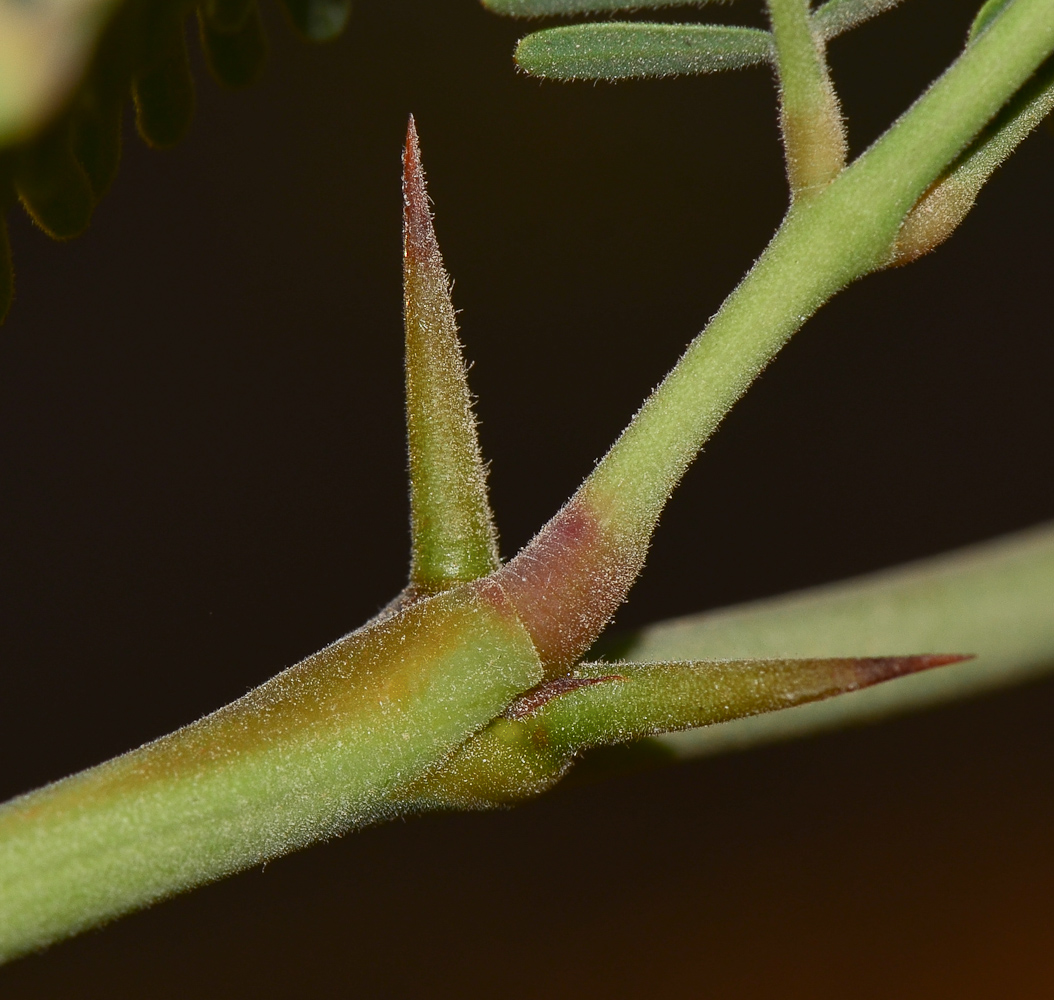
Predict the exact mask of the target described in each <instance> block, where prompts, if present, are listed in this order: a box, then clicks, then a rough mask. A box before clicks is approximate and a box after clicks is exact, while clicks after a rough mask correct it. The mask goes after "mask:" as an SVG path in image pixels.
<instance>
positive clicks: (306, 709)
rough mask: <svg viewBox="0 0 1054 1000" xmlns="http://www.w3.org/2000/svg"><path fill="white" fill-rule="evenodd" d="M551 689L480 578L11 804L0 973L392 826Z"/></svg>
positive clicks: (0, 893)
mask: <svg viewBox="0 0 1054 1000" xmlns="http://www.w3.org/2000/svg"><path fill="white" fill-rule="evenodd" d="M541 679H542V673H541V669H540V667H539V665H538V658H537V656H536V655H535V653H534V650H533V649H532V647H531V644H530V641H529V640H528V638H527V636H526V634H525V633H524V631H523V629H522V628H521V627H520V626H519V624H518V623H517V622H516V619H515V616H514V615H513V614H512V613H511V609H510V608H509V607H508V604H507V602H506V601H505V600H504V598H503V597H502V595H501V592H500V591H499V590H498V588H496V587H494V586H493V585H492V584H487V583H478V584H472V585H469V586H466V587H462V588H459V589H458V590H453V591H449V592H447V593H445V594H440V595H439V596H437V597H434V598H432V599H430V600H425V601H420V602H418V603H416V604H414V605H413V606H412V607H410V608H408V609H406V610H404V611H403V612H402V613H400V614H398V615H396V616H395V617H393V618H389V619H387V620H386V621H385V622H384V623H382V624H380V625H373V626H369V627H366V628H363V629H360V630H359V631H357V632H353V633H351V635H349V636H346V637H345V638H343V639H341V640H339V641H337V642H335V643H334V644H333V645H331V646H329V647H327V648H326V649H324V650H322V651H321V652H320V653H317V654H315V655H314V656H311V657H308V658H307V659H306V660H304V661H303V662H302V663H299V664H297V665H296V666H295V667H291V668H290V669H289V670H286V671H284V672H283V673H281V674H279V675H278V676H277V677H275V678H273V679H272V680H270V681H268V682H267V683H266V684H264V685H263V686H261V687H259V688H257V689H256V690H254V691H251V692H250V693H249V694H247V695H246V696H245V697H243V698H241V699H239V700H238V701H236V702H234V703H233V704H231V705H228V706H227V707H226V708H223V709H220V710H219V711H218V712H215V713H213V714H212V715H210V716H207V717H206V718H204V719H202V720H200V721H199V722H196V723H194V724H192V725H190V726H187V727H185V728H184V729H180V730H178V731H177V732H175V733H172V734H171V735H170V736H166V737H164V738H162V739H160V740H157V741H155V742H153V743H150V744H147V745H146V746H144V747H142V748H140V749H139V750H134V751H132V752H131V753H128V754H125V755H124V756H122V757H117V758H115V759H114V760H111V761H109V762H108V763H106V764H101V765H99V766H98V767H94V768H91V769H90V770H88V771H84V772H82V773H81V774H76V775H73V776H72V777H69V778H66V779H64V780H62V781H59V782H56V783H54V784H52V785H48V786H46V787H45V788H41V789H39V790H38V791H35V792H31V793H30V794H28V795H24V796H22V797H20V798H17V799H13V800H12V801H10V802H8V803H6V804H4V805H3V806H0V962H2V961H4V960H5V959H9V958H11V957H13V956H15V955H18V954H21V953H22V952H25V951H28V950H30V949H32V948H37V947H40V946H41V945H44V944H47V943H48V942H50V941H54V940H56V939H58V938H61V937H64V936H66V935H69V934H73V933H76V932H77V931H79V930H82V929H84V928H86V927H89V926H92V925H93V924H96V923H99V922H100V921H103V920H106V919H110V918H112V917H115V916H117V915H119V914H121V913H125V912H127V911H129V910H131V909H135V908H137V907H139V906H143V905H145V904H147V903H150V902H152V901H154V900H156V899H160V898H163V897H165V896H169V895H172V894H173V893H175V892H179V891H182V890H185V889H188V888H191V887H192V886H195V885H200V884H202V883H204V882H209V881H212V880H214V879H216V878H219V877H221V876H223V875H226V874H229V873H231V872H234V871H238V870H240V869H243V868H246V867H249V866H250V865H254V864H259V863H260V862H261V861H266V860H267V859H268V858H273V857H275V856H276V855H278V854H284V853H286V852H288V851H290V850H294V849H296V848H298V847H302V846H304V845H306V844H308V843H311V842H312V841H315V840H319V839H321V838H325V837H331V836H334V835H336V834H338V833H341V832H342V831H344V830H346V829H348V828H349V827H352V826H361V825H363V824H365V823H367V822H370V821H373V820H376V819H378V818H380V817H383V816H385V815H388V814H390V813H391V811H392V809H393V802H395V801H398V791H399V789H400V787H401V786H402V785H403V784H405V783H406V782H407V781H412V780H413V779H414V778H416V777H417V776H418V775H421V774H423V773H424V772H425V771H426V770H427V769H428V768H430V767H432V766H433V765H435V763H436V762H437V761H439V760H442V759H443V758H444V757H445V756H446V755H447V754H448V753H450V752H451V751H452V750H454V749H455V748H456V747H457V746H459V745H460V744H462V743H463V742H464V741H465V739H466V738H467V737H469V736H470V735H471V734H472V733H473V732H475V731H476V730H478V729H479V728H480V727H482V726H484V725H485V724H486V723H488V722H490V721H491V720H492V719H493V718H494V717H495V716H497V715H498V714H500V713H501V711H502V710H503V709H504V708H505V706H506V705H508V704H509V702H510V701H511V700H512V699H514V698H515V697H516V696H517V695H519V694H520V693H521V692H523V691H524V690H526V689H528V688H530V687H532V686H534V685H535V684H537V683H538V681H540V680H541Z"/></svg>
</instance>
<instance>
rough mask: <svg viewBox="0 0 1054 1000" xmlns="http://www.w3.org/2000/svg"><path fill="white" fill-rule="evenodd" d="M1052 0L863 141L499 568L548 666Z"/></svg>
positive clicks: (1019, 50) (888, 237) (1012, 66)
mask: <svg viewBox="0 0 1054 1000" xmlns="http://www.w3.org/2000/svg"><path fill="white" fill-rule="evenodd" d="M1052 15H1054V0H1015V3H1014V4H1013V5H1012V6H1011V7H1010V8H1008V9H1007V11H1006V12H1005V13H1004V14H1003V15H1002V16H1001V17H1000V18H999V19H998V20H997V21H996V22H995V23H994V24H993V25H992V26H991V27H990V28H989V29H988V30H987V31H986V32H985V33H984V35H983V36H982V37H981V38H979V39H978V41H977V42H976V43H975V44H973V45H971V46H969V47H968V48H967V49H966V51H965V52H964V53H963V54H962V55H961V56H960V57H959V58H958V59H957V60H956V61H955V63H953V64H952V66H951V67H949V69H948V70H947V71H946V72H945V73H944V74H943V75H942V76H941V77H940V78H939V79H938V80H937V81H936V82H935V83H934V84H933V85H932V86H931V87H930V88H929V89H928V90H927V91H926V93H925V94H923V96H922V97H921V98H919V100H918V101H917V102H916V103H915V104H914V105H913V106H912V107H911V108H910V109H909V110H908V111H907V112H906V113H905V114H904V115H903V116H902V117H901V118H900V119H899V120H898V121H897V122H896V123H895V124H894V125H893V126H892V127H891V128H890V129H889V130H888V131H887V132H886V133H885V135H883V136H882V137H881V138H880V139H879V140H878V141H877V142H876V143H875V144H874V145H873V146H872V147H871V148H870V149H869V150H868V151H867V152H865V153H864V154H863V155H862V156H860V157H859V158H858V159H857V160H856V161H855V162H854V163H853V164H852V165H851V166H849V167H848V168H846V169H845V170H843V171H842V172H841V174H839V175H838V177H837V178H835V180H833V181H832V182H831V183H830V184H829V185H828V186H827V187H826V188H824V189H823V190H822V191H821V192H819V193H818V194H816V195H815V196H813V197H810V198H808V199H805V200H802V201H800V202H799V203H797V204H796V205H795V206H794V207H793V209H792V210H791V211H790V212H789V213H788V215H787V217H786V218H785V219H784V222H783V224H782V225H781V226H780V229H779V231H778V232H777V233H776V235H775V236H774V237H773V239H772V241H771V242H770V243H769V245H768V247H767V248H766V249H765V251H764V253H763V254H762V255H761V257H760V258H759V259H758V261H757V263H756V264H755V265H754V267H753V268H752V269H751V271H750V272H749V273H748V274H747V276H746V277H745V278H744V279H743V281H742V282H741V284H740V285H739V287H738V288H736V289H735V291H733V293H732V294H731V295H730V296H729V297H728V298H727V299H726V300H725V302H724V304H723V305H722V307H721V309H720V311H719V312H718V313H717V315H716V316H715V317H714V319H713V320H712V321H711V322H710V324H709V325H708V326H707V328H706V329H705V330H704V331H703V332H702V333H701V334H700V335H699V336H698V337H696V338H695V340H694V341H692V343H691V344H690V345H689V347H688V349H687V350H686V351H685V353H684V354H683V355H682V357H681V359H680V360H679V361H678V363H677V364H676V366H675V367H674V368H673V370H672V371H671V372H670V374H669V375H668V376H667V377H666V378H665V380H664V381H663V382H662V384H661V385H660V386H659V387H658V388H657V389H656V390H655V391H654V392H653V393H652V395H651V396H650V397H649V399H648V400H647V401H646V402H645V404H644V405H643V406H642V407H641V409H640V410H639V411H638V412H637V414H636V416H635V417H634V418H633V420H632V421H631V422H630V424H629V426H628V427H627V428H626V429H625V430H624V431H623V433H622V435H621V436H620V437H619V439H618V440H617V441H616V442H615V444H614V445H613V446H612V448H611V450H610V451H609V452H608V453H607V455H605V456H604V458H603V459H602V460H601V462H600V463H599V464H598V465H597V467H596V468H595V469H594V471H593V473H592V474H591V475H590V476H589V477H588V478H587V479H586V481H585V482H584V483H583V484H582V486H581V487H580V488H579V490H578V492H577V493H576V494H575V495H574V496H573V497H572V498H571V500H570V501H569V502H568V503H567V505H565V507H564V508H563V509H561V510H560V511H559V512H558V513H557V514H556V516H555V517H553V518H552V519H551V520H550V521H549V522H548V523H547V524H546V525H545V526H544V527H543V528H542V530H541V531H540V532H539V533H538V535H536V536H535V538H534V539H533V540H532V541H531V542H530V543H529V544H528V545H527V546H526V547H525V548H524V549H523V550H522V551H521V552H520V553H519V554H518V555H517V556H516V557H515V558H514V559H513V560H511V561H510V562H509V563H507V564H506V565H505V566H504V567H502V569H501V570H499V571H498V573H497V574H496V576H495V579H496V580H497V582H498V583H499V584H500V585H501V586H502V588H503V589H504V591H505V593H506V594H507V595H508V597H509V599H510V601H511V602H512V604H513V606H514V607H515V608H516V610H517V613H518V614H519V616H520V619H521V621H522V622H523V623H524V626H525V627H526V628H527V631H528V633H529V634H530V635H531V638H532V640H533V642H534V644H535V647H536V648H537V649H538V652H539V655H540V656H541V659H542V662H543V664H544V665H545V667H546V670H547V672H548V673H549V674H550V675H551V676H557V675H559V674H561V673H566V672H567V671H568V670H569V669H570V668H571V666H572V665H573V664H574V662H575V660H577V659H578V658H579V657H580V656H581V655H582V654H583V653H584V652H585V651H586V650H587V649H588V648H589V647H590V646H591V645H592V644H593V642H594V641H595V640H596V638H597V636H598V635H599V634H600V632H601V630H602V629H603V628H604V626H605V625H606V624H607V623H608V621H609V620H610V618H611V616H612V615H613V614H614V612H615V610H616V608H617V607H618V606H619V604H621V603H622V601H623V600H625V597H626V594H627V593H628V592H629V589H630V587H631V586H632V584H633V581H634V580H635V579H636V576H637V574H638V573H639V572H640V568H641V566H642V565H643V563H644V558H645V556H646V554H647V548H648V543H649V540H650V538H651V534H652V532H653V531H654V529H655V525H656V523H657V522H658V518H659V514H660V512H661V511H662V508H663V506H664V505H665V503H666V501H667V499H668V498H669V496H670V494H671V492H672V491H673V489H674V487H675V486H676V484H677V482H678V481H679V480H680V478H681V476H682V475H683V474H684V472H685V470H686V469H687V468H688V466H689V465H690V464H691V462H692V461H693V459H694V458H695V456H696V455H697V454H698V452H699V449H700V448H701V447H702V446H703V444H704V442H705V441H706V440H707V438H709V437H710V435H711V434H713V432H714V431H715V430H716V429H717V427H718V425H719V424H720V422H721V421H722V420H723V419H724V417H725V415H726V414H727V413H728V411H729V410H730V409H731V408H732V406H733V405H734V404H735V402H736V401H737V400H738V399H739V398H740V397H741V396H742V395H743V393H744V392H746V390H747V388H748V387H749V386H750V384H751V383H752V382H753V380H754V379H755V378H756V377H757V376H758V374H759V373H760V372H761V371H762V369H763V368H764V367H765V366H766V365H767V364H768V363H769V362H770V361H771V360H772V359H773V358H774V357H775V355H776V354H777V352H778V351H779V349H780V348H781V347H782V346H783V345H784V344H785V343H786V341H787V340H788V339H789V338H790V337H791V335H792V334H794V333H795V332H796V331H797V330H798V329H800V328H801V326H802V325H803V324H804V323H805V321H806V320H807V319H808V318H809V317H810V316H811V315H812V314H813V313H814V312H815V311H816V310H817V309H819V308H820V306H821V305H823V303H824V302H826V301H827V299H829V298H830V297H831V296H832V295H834V294H835V293H836V292H838V291H839V290H841V289H842V288H844V287H845V286H846V285H848V284H850V282H852V281H854V280H856V279H857V278H859V277H861V276H863V275H865V274H867V273H869V272H870V271H873V270H875V269H876V268H878V267H881V266H882V265H883V264H884V262H886V261H887V260H888V258H889V254H890V251H891V249H892V247H893V245H894V243H895V240H896V238H897V234H898V231H899V229H900V226H901V223H902V222H903V220H904V218H905V216H906V215H907V214H908V212H909V211H910V210H911V208H912V207H913V206H914V205H915V203H916V202H917V201H918V199H919V197H920V196H921V195H922V193H923V192H924V191H925V190H926V189H927V188H928V187H929V186H930V185H931V184H932V183H933V182H934V181H935V180H936V179H937V177H939V176H940V174H941V173H942V172H943V171H944V170H945V169H946V168H947V166H948V164H949V163H951V162H952V161H953V160H955V158H956V157H957V156H958V155H959V153H960V152H961V151H962V150H963V149H964V148H965V147H966V146H967V145H968V144H969V143H970V141H971V140H972V139H973V138H974V137H975V136H976V135H977V134H978V132H980V130H981V129H982V128H983V127H984V126H985V124H986V123H987V122H988V121H989V120H990V119H991V118H992V117H993V116H994V115H995V114H996V113H997V112H998V111H999V109H1000V108H1001V107H1002V106H1003V105H1004V104H1006V102H1007V101H1008V100H1009V99H1010V98H1011V97H1012V96H1013V95H1014V93H1015V92H1016V91H1017V90H1018V89H1019V88H1020V87H1021V86H1022V85H1023V84H1024V83H1025V82H1026V81H1027V80H1028V78H1029V77H1030V76H1031V74H1032V73H1033V72H1034V71H1035V69H1036V68H1037V67H1038V66H1039V65H1040V64H1041V63H1042V62H1043V60H1044V59H1045V58H1046V57H1047V56H1048V55H1049V54H1050V52H1051V50H1052V49H1054V16H1052Z"/></svg>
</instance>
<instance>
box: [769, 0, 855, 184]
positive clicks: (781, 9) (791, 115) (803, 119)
mask: <svg viewBox="0 0 1054 1000" xmlns="http://www.w3.org/2000/svg"><path fill="white" fill-rule="evenodd" d="M768 5H769V17H770V19H771V21H772V36H773V39H774V42H775V48H776V70H777V74H778V76H779V82H780V130H781V132H782V133H783V147H784V151H785V153H786V157H787V179H788V181H789V182H790V189H791V196H792V197H793V198H799V197H809V196H811V195H814V194H816V193H817V192H818V191H821V190H823V188H824V187H825V186H826V185H827V184H829V183H830V182H831V181H832V180H833V179H834V178H835V177H836V176H837V175H838V173H839V172H840V171H841V169H842V168H843V167H844V166H845V156H846V146H845V131H844V129H843V126H842V114H841V110H840V109H839V107H838V97H837V95H836V94H835V92H834V86H833V85H832V83H831V77H830V74H829V73H828V71H827V60H826V58H825V56H824V41H823V38H822V37H821V36H820V34H819V32H814V31H813V28H812V21H811V18H810V15H809V0H768Z"/></svg>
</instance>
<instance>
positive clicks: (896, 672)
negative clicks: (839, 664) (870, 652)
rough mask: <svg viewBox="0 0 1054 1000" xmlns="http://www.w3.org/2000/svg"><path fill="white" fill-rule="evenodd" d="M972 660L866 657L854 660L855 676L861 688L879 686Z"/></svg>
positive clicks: (968, 655) (940, 656) (948, 656)
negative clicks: (900, 678) (909, 675)
mask: <svg viewBox="0 0 1054 1000" xmlns="http://www.w3.org/2000/svg"><path fill="white" fill-rule="evenodd" d="M972 659H974V654H973V653H965V654H964V653H922V654H920V655H918V656H868V657H861V658H860V659H857V660H854V661H853V665H854V669H855V672H856V675H857V677H858V679H859V681H860V684H861V685H862V686H863V687H868V686H869V685H871V684H880V683H881V682H882V681H890V680H893V679H894V678H895V677H906V676H907V675H908V674H917V673H921V672H922V671H923V670H932V669H933V668H934V667H946V666H949V665H950V664H952V663H962V662H963V661H964V660H972Z"/></svg>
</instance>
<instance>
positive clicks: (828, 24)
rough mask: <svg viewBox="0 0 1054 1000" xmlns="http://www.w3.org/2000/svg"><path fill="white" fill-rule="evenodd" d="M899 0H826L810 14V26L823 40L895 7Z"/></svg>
mask: <svg viewBox="0 0 1054 1000" xmlns="http://www.w3.org/2000/svg"><path fill="white" fill-rule="evenodd" d="M900 2H901V0H828V2H827V3H825V4H824V5H823V6H822V7H820V8H819V9H818V10H817V11H816V12H815V13H814V14H813V16H812V26H813V29H814V30H815V31H817V32H818V33H819V34H820V37H821V38H823V39H824V40H825V41H827V40H829V39H831V38H836V37H837V36H838V35H841V34H843V33H844V32H846V31H850V30H851V29H853V28H855V27H856V26H857V25H858V24H863V23H864V22H865V21H869V20H871V18H873V17H875V16H877V15H878V14H884V13H885V12H886V11H887V10H890V9H892V8H893V7H896V6H897V4H899V3H900Z"/></svg>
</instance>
